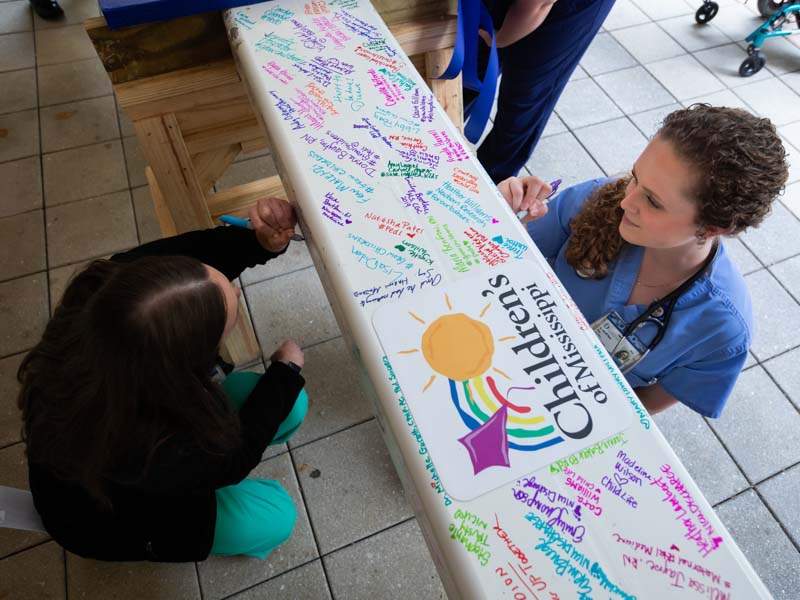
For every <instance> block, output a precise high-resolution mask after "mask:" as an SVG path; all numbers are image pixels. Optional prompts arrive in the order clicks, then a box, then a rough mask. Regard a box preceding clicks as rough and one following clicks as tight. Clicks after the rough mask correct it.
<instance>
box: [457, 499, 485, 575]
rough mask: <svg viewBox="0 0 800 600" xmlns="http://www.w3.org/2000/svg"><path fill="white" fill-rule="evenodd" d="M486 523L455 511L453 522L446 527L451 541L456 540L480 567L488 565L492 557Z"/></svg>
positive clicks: (470, 515)
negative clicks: (473, 556)
mask: <svg viewBox="0 0 800 600" xmlns="http://www.w3.org/2000/svg"><path fill="white" fill-rule="evenodd" d="M486 527H487V524H486V521H484V520H483V519H481V518H480V517H478V516H477V515H473V514H472V513H471V512H469V511H466V510H461V509H460V508H457V509H456V512H455V514H454V515H453V521H451V522H450V525H448V527H447V530H448V531H449V532H450V539H451V540H458V542H459V543H461V545H462V546H464V548H465V549H466V551H467V552H468V553H469V554H474V555H475V556H476V557H477V558H478V562H479V563H480V564H481V566H483V567H485V566H486V565H487V564H489V559H490V558H491V557H492V553H491V550H490V548H489V533H488V532H487V531H486Z"/></svg>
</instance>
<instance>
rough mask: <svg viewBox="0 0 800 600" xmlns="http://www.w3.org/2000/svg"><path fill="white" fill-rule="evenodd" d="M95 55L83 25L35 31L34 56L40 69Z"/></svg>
mask: <svg viewBox="0 0 800 600" xmlns="http://www.w3.org/2000/svg"><path fill="white" fill-rule="evenodd" d="M96 55H97V53H96V52H95V50H94V46H93V45H92V41H91V40H90V39H89V36H88V35H86V30H85V29H84V28H83V25H67V26H65V27H58V28H55V29H37V30H36V56H37V58H38V64H39V66H40V67H41V66H44V65H54V64H58V63H65V62H71V61H74V60H82V59H84V58H94V57H95V56H96Z"/></svg>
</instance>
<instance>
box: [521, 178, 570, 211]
mask: <svg viewBox="0 0 800 600" xmlns="http://www.w3.org/2000/svg"><path fill="white" fill-rule="evenodd" d="M560 185H561V179H556V180H555V181H551V182H550V187H551V188H553V191H552V192H550V194H549V195H548V196H547V198H545V200H550V198H552V197H553V195H554V194H555V193H556V192H557V191H558V186H560ZM527 216H528V211H527V210H520V211H518V212H517V218H518V219H520V220H521V219H524V218H525V217H527Z"/></svg>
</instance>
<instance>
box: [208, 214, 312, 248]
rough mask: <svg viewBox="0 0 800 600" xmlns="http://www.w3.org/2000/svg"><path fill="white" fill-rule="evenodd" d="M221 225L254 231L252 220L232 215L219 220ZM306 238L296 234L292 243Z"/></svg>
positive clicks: (223, 216)
mask: <svg viewBox="0 0 800 600" xmlns="http://www.w3.org/2000/svg"><path fill="white" fill-rule="evenodd" d="M219 220H220V222H221V223H225V225H233V226H234V227H241V228H242V229H253V225H252V223H250V219H240V218H239V217H232V216H230V215H222V216H221V217H220V218H219ZM305 239H306V238H304V237H303V236H302V235H301V234H299V233H295V234H293V235H292V241H295V242H303V241H305Z"/></svg>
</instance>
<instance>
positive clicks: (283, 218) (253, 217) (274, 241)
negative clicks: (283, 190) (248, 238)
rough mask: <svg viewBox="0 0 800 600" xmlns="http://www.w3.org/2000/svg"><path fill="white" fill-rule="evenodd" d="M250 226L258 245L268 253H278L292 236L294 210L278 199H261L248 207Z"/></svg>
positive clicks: (294, 221)
mask: <svg viewBox="0 0 800 600" xmlns="http://www.w3.org/2000/svg"><path fill="white" fill-rule="evenodd" d="M249 215H250V224H251V225H252V226H253V229H254V230H255V232H256V238H257V239H258V241H259V243H260V244H261V245H262V246H263V247H264V248H265V249H266V250H269V251H270V252H280V251H281V250H283V249H284V248H286V245H287V244H288V243H289V240H290V239H292V235H294V226H295V224H296V223H297V218H296V217H295V215H294V209H292V207H291V205H290V204H289V203H288V202H287V201H286V200H281V199H280V198H261V199H260V200H258V201H257V202H256V205H255V206H251V207H250V212H249Z"/></svg>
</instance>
